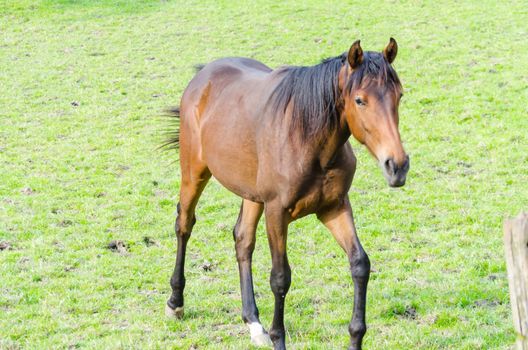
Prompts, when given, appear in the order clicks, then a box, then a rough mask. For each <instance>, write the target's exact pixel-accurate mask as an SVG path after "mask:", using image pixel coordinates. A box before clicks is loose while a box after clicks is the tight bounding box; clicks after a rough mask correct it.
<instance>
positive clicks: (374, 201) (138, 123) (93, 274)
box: [0, 0, 528, 349]
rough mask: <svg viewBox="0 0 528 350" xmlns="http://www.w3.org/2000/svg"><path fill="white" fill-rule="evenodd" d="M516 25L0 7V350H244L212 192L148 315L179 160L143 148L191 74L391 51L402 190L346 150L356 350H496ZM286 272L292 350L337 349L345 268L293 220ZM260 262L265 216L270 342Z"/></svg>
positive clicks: (348, 12)
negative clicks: (361, 267) (214, 63)
mask: <svg viewBox="0 0 528 350" xmlns="http://www.w3.org/2000/svg"><path fill="white" fill-rule="evenodd" d="M527 18H528V9H527V7H526V4H525V3H524V2H522V1H518V2H517V1H511V2H508V3H506V2H496V1H487V0H484V1H466V2H463V3H462V4H456V5H455V4H453V3H452V2H450V1H436V2H434V3H432V2H427V3H423V2H416V1H401V2H396V1H385V2H372V3H371V2H362V3H353V4H345V3H344V2H332V3H322V2H319V1H309V2H304V3H303V4H298V3H297V2H293V1H290V2H280V3H279V2H277V3H275V4H273V3H271V2H268V1H258V2H251V3H233V2H228V1H225V2H224V1H221V2H214V1H210V2H201V1H185V2H183V1H182V2H179V1H141V2H140V1H87V0H86V1H82V0H81V1H66V0H62V1H51V0H37V1H29V0H22V1H14V0H0V33H2V37H1V41H0V242H1V245H0V248H1V250H0V348H1V349H4V348H5V349H47V348H67V347H68V348H83V349H94V348H97V349H103V348H104V349H112V348H115V349H117V348H137V349H150V348H153V349H158V348H162V349H165V348H174V349H248V348H251V346H250V343H249V332H248V331H247V328H246V326H245V325H244V324H243V322H242V320H241V317H240V313H241V303H240V291H239V281H238V270H237V265H236V259H235V252H234V243H233V239H232V233H231V232H232V228H233V226H234V224H235V222H236V218H237V215H238V210H239V205H240V199H239V198H237V197H236V196H234V195H232V194H231V193H229V192H228V191H227V190H225V189H223V188H222V187H221V186H220V185H219V184H218V182H216V181H214V180H213V181H211V182H210V184H209V185H208V187H207V188H206V190H205V192H204V194H203V195H202V198H201V201H200V204H199V207H198V209H197V224H196V225H195V227H194V230H193V235H192V237H191V239H190V241H189V245H188V250H187V263H186V277H187V286H186V290H185V297H186V299H185V302H186V315H185V317H184V319H183V320H180V321H177V320H171V319H167V318H166V317H165V315H164V312H163V311H164V307H165V302H166V300H167V298H168V296H169V293H170V286H169V283H168V281H169V278H170V275H171V273H172V269H173V267H174V257H175V250H176V245H175V237H174V230H173V225H174V215H175V208H176V202H177V194H178V189H179V166H178V163H177V159H178V154H177V152H176V151H172V152H171V151H167V152H165V151H160V150H158V149H157V147H158V146H159V145H160V144H161V143H162V141H163V139H164V135H163V131H164V130H165V129H166V128H167V125H168V123H167V120H166V119H165V118H163V117H161V116H160V115H161V114H162V110H163V109H164V108H166V107H167V106H172V105H176V104H178V103H179V99H180V96H181V92H182V91H183V89H184V88H185V86H186V84H187V83H188V81H189V80H190V79H191V78H192V76H193V74H194V69H193V66H194V65H195V64H198V63H206V62H209V61H211V60H213V59H216V58H220V57H225V56H245V57H251V58H255V59H258V60H260V61H262V62H264V63H265V64H267V65H269V66H271V67H272V68H275V67H278V66H280V65H284V64H289V65H314V64H316V63H318V62H319V61H320V60H321V59H323V58H326V57H330V56H337V55H339V54H341V53H342V52H344V51H346V50H348V48H349V47H350V45H351V44H352V42H354V41H355V40H356V39H361V44H362V47H363V49H365V50H376V51H379V50H381V49H382V48H383V47H384V46H385V45H386V44H387V41H388V39H389V37H391V36H392V37H394V38H396V39H397V41H398V44H399V52H398V57H397V58H396V61H395V63H394V67H395V69H396V70H397V72H398V74H399V77H400V79H401V80H402V83H403V86H404V97H403V100H402V103H401V105H400V131H401V135H402V139H403V141H404V144H405V147H406V150H407V152H408V153H409V154H410V157H411V170H410V171H409V174H408V178H407V184H406V185H405V187H403V188H400V189H391V188H389V187H388V186H387V184H386V181H385V180H384V178H383V176H382V174H381V171H380V170H379V169H378V166H377V165H376V162H375V161H374V160H373V159H372V157H371V156H370V155H369V154H368V152H367V151H366V149H365V148H364V147H363V146H361V145H359V144H358V143H357V142H356V141H355V140H353V139H352V138H351V142H352V145H353V147H354V150H355V152H356V155H357V157H358V170H357V172H356V176H355V179H354V182H353V185H352V189H351V191H350V193H349V195H350V200H351V203H352V207H353V209H354V213H355V220H356V225H357V228H358V232H359V237H360V239H361V241H362V244H363V246H364V248H365V250H366V251H367V253H368V254H369V256H370V259H371V263H372V269H373V271H372V274H371V279H370V282H369V289H368V304H367V324H368V326H369V329H368V331H367V334H366V336H365V339H364V347H365V349H409V348H414V349H510V348H511V347H512V344H513V342H514V334H513V327H512V321H511V316H510V305H509V296H508V282H507V278H506V270H505V264H504V259H503V255H504V254H503V246H502V222H503V219H504V218H505V217H510V216H514V215H517V213H518V212H519V211H520V210H521V209H524V210H526V209H527V208H528V186H527V183H528V131H527V130H528V118H527V115H528V54H527V52H528V41H527V40H526V38H527V35H528V24H527V22H526V20H527ZM116 240H120V241H122V242H123V244H124V246H123V247H121V246H119V247H118V249H109V248H108V244H109V243H110V242H111V241H116ZM288 256H289V260H290V264H291V267H292V285H291V289H290V292H289V293H288V297H287V298H286V311H285V322H286V329H287V335H286V337H287V338H286V339H287V345H288V346H289V348H291V349H341V348H345V346H346V345H347V344H348V337H349V336H348V332H347V325H348V322H349V320H350V314H351V312H352V295H353V288H352V280H351V278H350V274H349V268H348V264H347V260H346V257H345V254H344V253H343V252H342V251H341V249H340V248H339V246H338V245H337V243H336V242H335V241H334V239H333V238H332V236H331V235H330V234H329V233H328V231H327V230H326V229H325V228H324V227H323V226H322V225H321V224H320V223H319V222H318V221H317V219H316V218H315V217H314V216H310V217H307V218H304V219H301V220H299V221H296V222H295V223H294V224H292V225H290V230H289V236H288ZM270 267H271V262H270V254H269V251H268V244H267V240H266V235H265V232H264V225H263V220H262V221H261V224H260V225H259V230H258V233H257V248H256V251H255V254H254V260H253V274H254V282H255V291H256V296H257V303H258V306H259V310H260V314H261V320H262V322H263V324H264V326H265V327H269V325H270V323H271V317H272V313H273V294H272V293H271V290H270V287H269V270H270Z"/></svg>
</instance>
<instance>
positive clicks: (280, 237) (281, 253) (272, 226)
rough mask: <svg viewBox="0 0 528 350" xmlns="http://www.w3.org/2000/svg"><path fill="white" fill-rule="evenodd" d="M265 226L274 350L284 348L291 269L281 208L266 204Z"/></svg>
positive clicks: (282, 349)
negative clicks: (269, 260)
mask: <svg viewBox="0 0 528 350" xmlns="http://www.w3.org/2000/svg"><path fill="white" fill-rule="evenodd" d="M266 228H267V231H268V242H269V246H270V251H271V262H272V268H271V275H270V285H271V290H272V291H273V295H274V297H275V311H274V314H273V323H272V326H271V329H270V337H271V340H272V341H273V346H274V349H275V350H284V349H286V343H285V341H286V339H285V337H286V332H285V329H284V303H285V299H286V294H287V293H288V290H289V289H290V284H291V270H290V265H289V264H288V256H287V254H286V239H287V229H288V222H287V221H286V216H285V214H284V211H283V210H282V208H273V207H270V206H266Z"/></svg>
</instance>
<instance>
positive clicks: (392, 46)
mask: <svg viewBox="0 0 528 350" xmlns="http://www.w3.org/2000/svg"><path fill="white" fill-rule="evenodd" d="M397 54H398V43H396V40H394V38H390V41H389V43H388V44H387V47H386V48H385V50H383V56H385V59H386V60H387V62H389V63H392V62H394V59H395V58H396V55H397Z"/></svg>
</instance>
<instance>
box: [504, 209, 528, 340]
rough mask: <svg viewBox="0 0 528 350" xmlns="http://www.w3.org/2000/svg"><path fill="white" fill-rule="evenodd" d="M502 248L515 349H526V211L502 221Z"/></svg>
mask: <svg viewBox="0 0 528 350" xmlns="http://www.w3.org/2000/svg"><path fill="white" fill-rule="evenodd" d="M504 248H505V253H506V267H507V269H508V282H509V285H510V301H511V307H512V312H513V323H514V327H515V331H516V332H517V349H518V350H528V213H521V214H519V216H518V217H516V218H515V219H511V220H506V221H505V222H504Z"/></svg>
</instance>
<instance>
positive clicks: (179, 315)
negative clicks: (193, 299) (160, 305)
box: [165, 304, 183, 319]
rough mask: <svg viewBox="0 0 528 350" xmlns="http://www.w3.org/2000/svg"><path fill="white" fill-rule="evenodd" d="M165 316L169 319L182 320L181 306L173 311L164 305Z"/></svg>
mask: <svg viewBox="0 0 528 350" xmlns="http://www.w3.org/2000/svg"><path fill="white" fill-rule="evenodd" d="M165 315H167V316H168V317H170V318H177V319H182V318H183V306H180V307H177V308H176V309H173V308H171V307H170V306H169V305H167V304H165Z"/></svg>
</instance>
